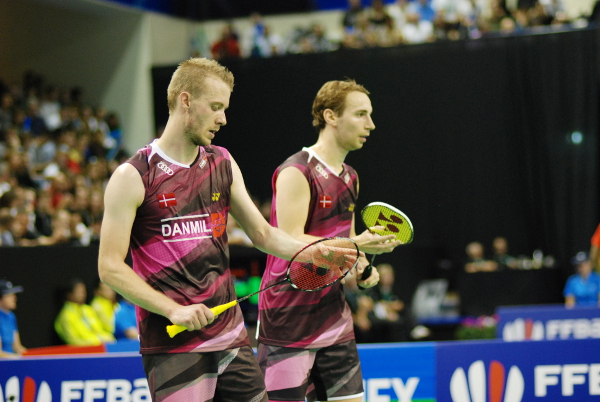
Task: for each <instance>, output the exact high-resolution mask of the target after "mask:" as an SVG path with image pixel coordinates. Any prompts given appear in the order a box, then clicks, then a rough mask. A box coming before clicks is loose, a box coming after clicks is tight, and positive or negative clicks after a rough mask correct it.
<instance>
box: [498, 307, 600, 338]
mask: <svg viewBox="0 0 600 402" xmlns="http://www.w3.org/2000/svg"><path fill="white" fill-rule="evenodd" d="M496 313H497V314H498V315H499V322H498V326H497V329H496V336H497V337H498V338H500V339H502V340H504V341H507V342H516V341H525V340H535V341H540V340H565V339H590V338H592V339H600V308H598V307H574V308H566V307H564V306H563V305H546V306H543V305H542V306H515V307H499V308H497V309H496Z"/></svg>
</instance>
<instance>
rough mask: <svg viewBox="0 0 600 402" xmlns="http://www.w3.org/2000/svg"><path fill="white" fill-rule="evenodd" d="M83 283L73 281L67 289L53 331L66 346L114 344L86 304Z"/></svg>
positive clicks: (110, 335)
mask: <svg viewBox="0 0 600 402" xmlns="http://www.w3.org/2000/svg"><path fill="white" fill-rule="evenodd" d="M86 298H87V290H86V287H85V283H83V281H81V280H79V279H73V280H72V281H71V282H70V283H69V286H68V288H67V291H66V295H65V302H64V305H63V307H62V309H61V311H60V313H59V314H58V316H57V317H56V320H55V321H54V329H55V330H56V333H57V334H58V335H59V336H60V338H61V339H62V340H63V341H64V342H65V343H66V344H67V345H100V344H103V343H110V342H114V341H115V338H114V336H113V335H112V333H110V332H107V331H105V330H104V329H103V327H102V322H101V321H100V318H98V315H97V314H96V312H95V311H94V309H93V308H92V307H91V306H90V305H88V304H86Z"/></svg>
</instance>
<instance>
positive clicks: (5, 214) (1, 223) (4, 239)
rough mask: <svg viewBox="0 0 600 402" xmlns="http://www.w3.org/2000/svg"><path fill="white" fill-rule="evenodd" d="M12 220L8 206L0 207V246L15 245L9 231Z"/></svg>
mask: <svg viewBox="0 0 600 402" xmlns="http://www.w3.org/2000/svg"><path fill="white" fill-rule="evenodd" d="M13 220H14V218H13V216H12V215H11V213H10V208H0V246H5V247H7V246H16V243H15V238H14V236H13V234H12V231H11V228H12V224H13Z"/></svg>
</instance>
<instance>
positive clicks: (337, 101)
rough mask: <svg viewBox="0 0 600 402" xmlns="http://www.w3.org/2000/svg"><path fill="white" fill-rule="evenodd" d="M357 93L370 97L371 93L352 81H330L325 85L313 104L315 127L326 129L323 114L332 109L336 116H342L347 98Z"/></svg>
mask: <svg viewBox="0 0 600 402" xmlns="http://www.w3.org/2000/svg"><path fill="white" fill-rule="evenodd" d="M355 91H357V92H362V93H364V94H366V95H369V91H367V90H366V88H365V87H363V86H362V85H360V84H357V83H356V81H354V80H351V79H348V80H345V81H328V82H326V83H325V84H323V86H322V87H321V89H319V92H317V96H316V97H315V100H314V102H313V107H312V115H313V123H312V124H313V126H314V127H316V128H317V129H318V130H322V129H324V128H325V124H326V123H325V117H323V112H324V111H325V110H326V109H331V110H332V111H333V113H335V115H336V116H341V115H342V113H344V108H345V107H346V97H347V96H348V94H349V93H350V92H355Z"/></svg>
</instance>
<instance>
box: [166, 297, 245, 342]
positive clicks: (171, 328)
mask: <svg viewBox="0 0 600 402" xmlns="http://www.w3.org/2000/svg"><path fill="white" fill-rule="evenodd" d="M237 303H238V302H237V300H234V301H231V302H229V303H225V304H221V305H218V306H215V307H213V308H211V309H210V311H212V312H213V314H214V315H215V317H216V316H218V315H219V314H221V313H222V312H223V311H225V310H227V309H229V308H231V307H233V306H235V305H236V304H237ZM186 329H187V328H186V327H184V326H183V325H175V324H174V325H167V333H168V334H169V336H170V337H171V338H172V337H174V336H175V335H177V334H178V333H180V332H183V331H185V330H186Z"/></svg>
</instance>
